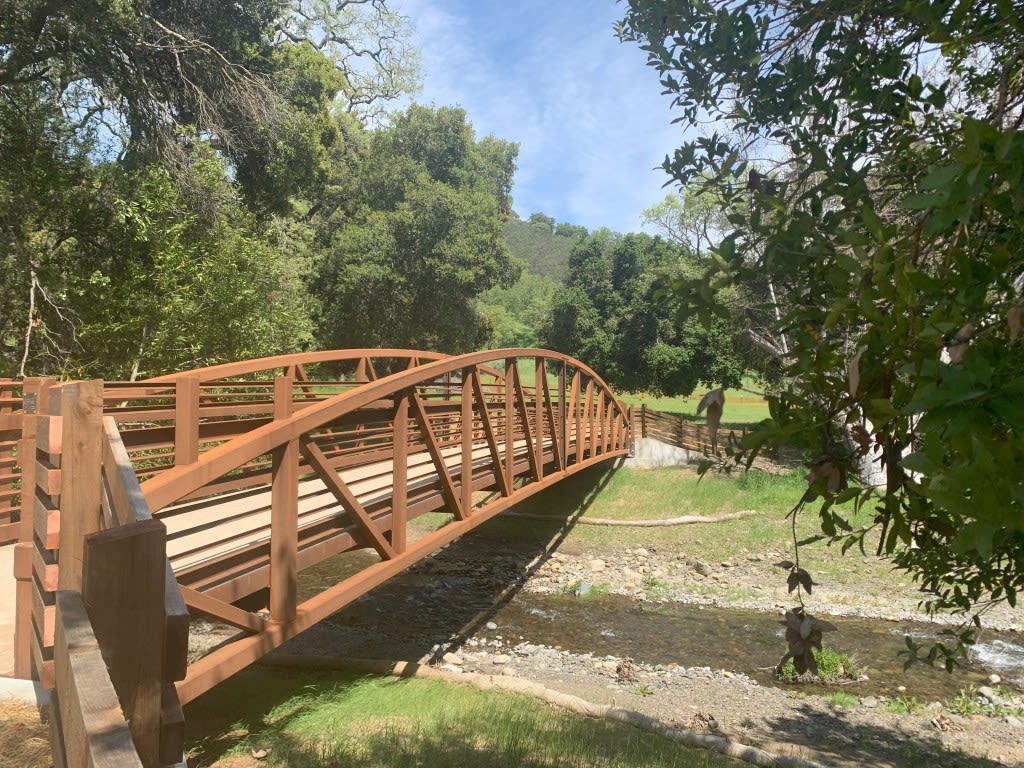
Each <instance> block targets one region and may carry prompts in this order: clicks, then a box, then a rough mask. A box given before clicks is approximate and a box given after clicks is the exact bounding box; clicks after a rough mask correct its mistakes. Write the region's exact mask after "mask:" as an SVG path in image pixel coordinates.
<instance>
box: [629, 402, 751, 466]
mask: <svg viewBox="0 0 1024 768" xmlns="http://www.w3.org/2000/svg"><path fill="white" fill-rule="evenodd" d="M633 419H634V422H635V423H634V425H633V433H634V434H635V435H636V436H637V437H649V438H652V439H654V440H658V441H660V442H662V443H667V444H668V445H674V446H676V447H677V448H683V449H685V450H688V451H693V452H695V453H699V454H704V453H714V451H715V447H714V446H713V445H712V440H711V432H710V430H709V429H708V427H707V425H705V424H702V423H700V422H694V421H687V420H686V419H684V418H682V417H681V416H676V415H675V414H671V413H661V412H660V411H655V410H653V409H651V408H648V407H647V406H646V405H641V406H640V407H639V408H634V409H633ZM746 434H747V430H746V429H742V430H735V429H721V428H720V429H719V430H718V436H717V437H718V445H719V446H722V445H729V444H730V443H738V442H739V441H740V440H741V439H742V438H743V437H744V435H746Z"/></svg>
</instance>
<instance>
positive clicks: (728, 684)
mask: <svg viewBox="0 0 1024 768" xmlns="http://www.w3.org/2000/svg"><path fill="white" fill-rule="evenodd" d="M708 530H709V534H708V535H713V532H711V529H710V528H709V529H708ZM783 554H784V553H780V552H773V551H766V552H755V553H747V554H744V555H742V556H740V557H737V558H734V559H731V560H729V561H723V562H718V563H710V562H704V561H702V560H700V559H698V558H694V557H691V556H688V555H687V554H685V553H681V552H667V551H658V550H657V549H656V548H653V547H647V548H645V547H632V548H626V549H622V550H607V549H605V550H603V551H601V552H588V551H581V550H576V551H574V550H573V549H572V548H570V547H566V546H563V547H561V548H560V549H558V550H548V551H545V552H543V553H541V554H539V555H538V554H536V553H530V552H525V551H524V552H517V551H515V549H514V548H510V547H509V546H504V545H502V544H501V543H500V542H494V541H492V540H486V539H478V538H477V537H476V536H474V535H469V536H466V537H464V538H463V539H462V540H460V541H459V542H456V543H454V544H453V545H450V546H449V547H448V548H447V549H445V550H444V551H442V552H440V553H438V554H437V555H436V556H435V557H433V558H428V559H427V560H425V561H423V562H422V563H420V564H418V565H417V566H415V567H414V568H412V569H410V570H409V571H408V572H407V573H406V574H404V575H403V576H401V577H399V578H398V579H396V580H393V581H392V582H389V583H388V584H385V585H383V586H382V587H380V588H379V589H378V590H376V591H375V592H374V593H371V594H370V595H367V596H366V597H364V598H362V599H361V600H359V601H357V603H356V604H354V605H353V606H351V607H350V608H349V609H346V611H343V612H341V613H340V614H338V615H336V616H335V617H334V618H332V620H330V621H328V622H324V623H323V624H321V625H319V626H317V627H315V628H314V629H312V630H310V631H309V632H307V633H305V634H304V635H302V636H300V637H298V638H296V639H295V640H293V641H292V642H290V643H289V644H287V645H286V646H285V647H284V648H282V649H281V652H282V653H284V654H289V655H295V654H299V655H301V654H317V655H331V656H350V657H354V658H391V659H396V660H397V659H403V660H409V661H420V662H423V663H430V664H433V665H436V666H439V667H442V668H445V669H448V670H451V671H453V672H456V673H459V672H476V673H482V674H487V675H496V676H514V677H520V678H524V679H529V680H531V681H535V682H537V683H541V684H543V685H545V686H547V687H549V688H551V689H554V690H556V691H561V692H565V693H569V694H572V695H575V696H579V697H581V698H583V699H586V700H588V701H592V702H594V703H596V704H615V705H616V706H619V707H625V708H628V709H632V710H635V711H638V712H640V713H643V714H646V715H650V716H653V717H657V718H659V719H660V720H662V721H664V722H666V723H669V724H675V725H680V726H683V727H686V728H689V729H693V730H696V731H703V732H707V733H716V734H720V735H724V736H727V737H729V738H731V739H735V740H736V741H739V742H742V743H746V744H749V745H752V746H756V747H760V748H762V749H765V750H768V751H771V752H773V753H776V754H779V755H790V756H796V757H801V758H805V759H809V760H814V761H817V762H820V763H824V764H827V765H835V766H854V765H858V766H860V765H871V766H928V767H929V768H946V767H947V766H948V767H949V768H952V767H953V766H961V767H963V766H977V767H981V766H997V765H998V766H1004V765H1005V766H1018V765H1019V766H1024V716H1022V715H1021V707H1024V701H1022V700H1021V698H1020V696H1019V694H1018V693H1015V692H1013V691H1010V690H1007V689H1005V688H1001V687H999V686H997V685H996V684H995V683H996V681H995V680H993V681H991V682H992V685H990V686H987V687H985V686H983V687H982V688H981V689H980V692H979V691H978V690H977V689H973V690H972V691H971V692H970V694H969V696H967V697H966V698H964V699H962V700H961V703H962V706H960V707H956V708H953V709H951V708H950V707H949V706H947V705H948V703H949V702H948V701H946V702H942V701H938V700H919V699H918V698H917V697H916V696H915V692H914V691H913V690H905V691H901V690H899V689H898V688H896V687H894V690H893V691H892V692H891V693H890V694H889V695H884V694H883V695H851V696H847V697H845V698H846V700H845V701H843V702H842V705H841V706H840V705H837V704H836V703H835V701H836V697H834V696H833V697H829V696H826V695H822V694H820V693H817V692H816V689H814V688H808V687H806V686H805V687H802V688H800V689H799V690H796V689H793V690H782V689H779V688H777V687H773V686H769V685H763V684H759V683H758V682H757V681H755V680H754V679H752V678H751V677H750V676H749V675H748V674H746V673H744V672H742V671H738V670H735V669H724V668H718V669H714V668H710V667H707V666H699V665H694V666H690V665H688V664H686V663H678V662H669V663H659V662H657V661H656V660H653V661H652V660H647V661H637V660H635V659H633V658H632V657H631V656H629V655H628V654H625V653H615V652H611V653H592V652H580V651H579V650H578V649H576V650H573V649H569V648H566V647H562V645H561V644H559V643H554V644H544V643H536V642H532V641H531V639H530V638H529V637H522V638H521V637H520V636H519V634H517V633H513V632H510V631H509V628H508V627H504V628H503V626H502V623H501V612H500V610H498V606H500V605H502V604H506V603H508V601H509V600H511V599H513V598H514V597H515V596H516V595H520V596H529V595H530V594H536V595H566V594H579V595H580V597H581V600H582V599H586V597H587V593H588V592H595V593H605V594H613V595H619V596H624V597H626V598H628V599H629V601H631V603H633V604H635V605H637V606H641V609H643V607H644V606H646V607H648V608H649V607H650V606H656V605H672V604H678V603H701V604H704V605H707V606H734V607H735V606H740V607H743V608H749V609H754V610H758V611H765V612H770V613H774V614H780V613H781V611H782V610H784V608H785V607H787V606H789V605H790V604H791V602H790V601H789V600H788V598H787V596H786V594H785V586H784V584H782V586H781V587H779V586H777V585H779V584H780V582H782V581H783V580H782V579H781V578H780V576H779V572H778V571H777V570H776V569H774V568H773V567H772V562H773V561H774V560H775V559H778V557H779V556H781V555H783ZM701 585H703V586H705V587H712V586H714V589H710V588H709V589H703V588H702V587H701ZM821 601H822V603H823V604H826V605H827V606H828V612H829V613H830V614H832V615H847V616H863V617H869V618H875V619H878V620H880V621H888V620H900V619H907V618H917V619H920V618H921V614H920V612H919V610H918V608H917V602H918V599H917V596H916V595H914V594H913V593H912V592H910V591H907V592H906V593H902V592H901V593H899V594H895V593H893V592H891V591H889V592H885V591H883V594H882V595H881V596H878V595H875V594H874V593H871V591H870V590H865V589H861V588H859V587H858V586H857V585H856V584H855V583H854V584H849V583H848V584H847V585H846V586H845V587H838V588H835V589H833V590H827V589H824V588H823V589H822V591H821ZM711 613H712V611H709V615H710V614H711ZM986 618H987V623H988V624H989V625H992V626H995V627H999V628H1001V629H1004V630H1010V631H1013V630H1017V629H1020V627H1021V625H1020V623H1019V618H1018V617H1017V615H1015V614H1014V613H1013V612H1012V611H1009V610H1003V611H1000V612H993V613H992V614H990V615H989V616H987V617H986ZM613 642H614V641H613ZM566 645H568V643H567V644H566ZM779 648H780V653H781V648H782V646H781V641H780V645H779ZM968 704H970V705H971V706H967V705H968ZM957 709H958V710H959V712H958V711H956V710H957ZM969 710H978V711H976V712H975V711H969ZM982 710H984V711H982Z"/></svg>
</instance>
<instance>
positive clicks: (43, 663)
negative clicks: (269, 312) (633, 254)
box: [0, 349, 631, 766]
mask: <svg viewBox="0 0 1024 768" xmlns="http://www.w3.org/2000/svg"><path fill="white" fill-rule="evenodd" d="M630 444H631V414H630V412H629V411H628V409H627V408H626V407H625V406H623V404H622V403H621V402H620V401H619V400H618V399H617V398H616V397H615V395H614V394H613V393H612V392H611V390H609V388H608V386H607V385H606V384H605V383H604V382H603V381H602V380H601V379H600V377H599V376H597V375H596V374H595V373H594V371H592V370H591V369H590V368H588V367H587V366H586V365H584V364H582V363H581V362H579V361H578V360H574V359H572V358H570V357H567V356H565V355H561V354H557V353H554V352H549V351H543V350H537V349H505V350H491V351H485V352H476V353H471V354H467V355H461V356H454V357H448V356H443V355H438V354H434V353H427V352H419V351H412V350H401V349H362V350H343V351H325V352H310V353H301V354H294V355H283V356H278V357H271V358H263V359H259V360H252V361H246V362H239V363H231V364H227V365H220V366H214V367H210V368H202V369H198V370H191V371H185V372H181V373H175V374H171V375H167V376H161V377H158V378H153V379H148V380H145V381H138V382H109V381H108V382H104V381H76V382H67V383H60V382H57V381H55V380H50V379H39V378H36V379H26V380H24V381H18V382H14V381H6V382H0V543H2V542H3V541H11V540H16V541H17V543H16V544H15V546H14V575H15V579H16V616H15V625H16V626H15V637H14V662H15V669H14V673H15V676H17V677H23V678H29V677H33V678H35V679H37V680H40V681H41V682H42V683H43V685H44V686H45V687H47V688H51V689H53V690H54V698H55V706H54V707H52V711H53V713H54V721H55V723H56V726H55V732H56V733H58V734H62V735H60V736H58V737H57V738H56V739H55V743H57V744H58V745H61V744H62V745H65V746H66V751H65V753H64V754H63V755H62V756H58V758H57V759H58V763H59V764H60V761H66V764H67V765H118V766H121V765H131V764H140V762H141V764H142V765H146V766H160V765H170V764H174V763H177V762H179V761H180V760H181V755H182V747H183V744H184V728H183V718H182V715H181V704H183V703H186V702H188V701H191V700H192V699H194V698H196V697H197V696H199V695H200V694H202V693H203V692H204V691H207V690H209V689H210V688H211V687H213V686H214V685H216V684H217V683H219V682H221V681H222V680H224V679H226V678H227V677H229V676H230V675H232V674H234V673H235V672H237V671H239V670H241V669H242V668H244V667H245V666H247V665H249V664H251V663H253V662H254V661H256V660H257V659H259V658H260V657H262V656H263V655H265V654H267V653H269V652H270V651H272V650H273V649H275V648H277V647H279V646H280V645H281V644H282V643H284V642H285V641H287V640H288V639H289V638H291V637H294V636H295V635H297V634H298V633H300V632H302V631H303V630H305V629H308V628H309V627H311V626H312V625H313V624H315V623H317V622H319V621H321V620H323V619H325V618H326V617H327V616H329V615H330V614H332V613H334V612H336V611H338V610H340V609H341V608H343V607H345V606H346V605H348V604H349V603H351V602H352V601H353V600H355V599H356V598H358V597H359V596H361V595H363V594H365V593H366V592H368V591H369V590H371V589H373V588H374V587H375V586H377V585H379V584H381V583H382V582H384V581H386V580H387V579H388V578H390V577H392V576H394V575H396V574H398V573H399V572H401V571H403V570H405V569H406V568H408V567H409V566H410V565H412V564H413V563H415V562H417V561H418V560H421V559H422V558H424V557H426V556H428V555H430V554H431V553H433V552H435V551H436V550H438V549H439V548H441V547H443V546H444V545H445V544H447V543H449V542H451V541H453V540H454V539H456V538H457V537H459V536H460V535H462V534H464V533H466V532H467V531H469V530H471V529H472V528H474V527H475V526H477V525H480V524H481V523H483V522H485V521H487V520H489V519H490V518H493V517H494V516H495V515H497V514H498V513H500V512H501V511H503V510H505V509H507V508H509V507H511V506H512V505H514V504H516V503H518V502H520V501H522V500H523V499H525V498H526V497H528V496H530V495H532V494H534V493H537V492H538V491H540V490H542V489H544V488H547V487H549V486H551V485H552V484H554V483H557V482H559V481H561V480H562V479H564V478H566V477H568V476H569V475H572V474H574V473H576V472H578V471H580V470H583V469H586V468H587V467H590V466H592V465H594V464H596V463H599V462H603V461H607V460H610V459H615V458H619V457H623V456H626V455H627V454H628V452H629V450H630ZM439 511H440V512H445V513H447V515H446V516H445V517H443V518H442V520H445V521H447V522H444V523H443V524H440V525H439V527H436V528H433V529H431V530H427V531H426V532H424V531H423V530H420V531H419V534H418V535H412V532H411V530H410V522H411V521H413V520H414V519H416V518H417V517H420V516H422V515H424V514H426V513H430V512H439ZM355 549H368V550H372V551H374V552H375V553H376V555H377V557H378V559H377V560H376V561H375V562H373V563H372V564H371V565H369V566H367V567H365V568H363V569H362V570H360V571H358V572H357V573H355V574H354V575H351V576H348V577H347V578H345V579H344V580H342V581H340V582H339V583H337V584H333V585H331V586H329V587H328V588H326V589H325V590H324V591H322V592H321V593H319V594H317V595H315V596H313V597H310V598H309V599H305V600H301V601H300V599H299V597H298V589H297V582H298V576H299V573H300V572H301V571H302V570H304V569H306V568H309V567H310V566H313V565H315V564H316V563H318V562H321V561H322V560H324V559H326V558H328V557H332V556H335V555H339V554H341V553H344V552H348V551H351V550H355ZM190 615H192V616H199V615H202V616H204V617H206V618H210V619H213V620H215V621H218V622H222V623H223V624H226V625H229V626H230V627H234V628H236V629H237V630H238V632H237V634H236V635H235V637H234V639H233V640H232V641H231V642H228V643H226V644H224V645H221V646H219V647H218V648H216V649H215V650H213V651H211V652H209V653H207V654H206V655H204V656H202V657H200V658H198V659H194V660H191V661H189V654H188V645H189V644H188V633H189V617H190ZM0 672H2V670H0ZM58 751H59V750H58ZM129 752H130V753H131V760H133V761H134V762H124V761H125V760H126V759H128V758H126V757H125V755H127V754H128V753H129Z"/></svg>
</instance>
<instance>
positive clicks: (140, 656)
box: [81, 519, 167, 768]
mask: <svg viewBox="0 0 1024 768" xmlns="http://www.w3.org/2000/svg"><path fill="white" fill-rule="evenodd" d="M166 539H167V532H166V529H165V528H164V524H163V523H162V522H160V521H159V520H153V519H149V520H143V521H140V522H134V523H131V524H129V525H121V526H118V527H116V528H109V529H107V530H105V531H98V532H96V533H91V534H89V535H88V536H86V537H85V538H84V541H83V554H84V563H83V566H84V567H83V575H82V590H81V591H82V600H83V602H84V603H85V608H86V611H87V612H88V614H89V621H90V623H91V624H92V628H93V632H94V633H95V635H96V640H97V642H98V643H99V647H100V649H101V651H102V653H103V660H104V661H105V662H106V666H107V670H108V671H109V674H110V680H111V682H112V683H113V684H114V690H115V691H117V696H118V699H119V700H120V702H121V709H122V711H123V712H124V714H125V718H126V719H127V720H128V723H129V725H130V727H131V732H132V740H133V741H134V742H135V748H136V750H137V751H138V754H139V759H140V760H141V761H142V764H143V765H144V766H146V768H150V767H151V766H152V767H153V768H157V766H160V765H161V762H162V761H161V759H160V733H161V727H160V724H161V711H162V694H163V677H164V669H163V667H164V642H165V637H166V634H165V616H164V586H165V581H164V572H165V565H164V558H165V551H166V550H165V547H166Z"/></svg>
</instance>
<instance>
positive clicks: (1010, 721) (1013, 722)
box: [1003, 715, 1024, 730]
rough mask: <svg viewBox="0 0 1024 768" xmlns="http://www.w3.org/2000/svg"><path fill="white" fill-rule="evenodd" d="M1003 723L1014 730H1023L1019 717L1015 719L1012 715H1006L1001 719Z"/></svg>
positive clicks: (1023, 726) (1022, 723)
mask: <svg viewBox="0 0 1024 768" xmlns="http://www.w3.org/2000/svg"><path fill="white" fill-rule="evenodd" d="M1003 722H1004V723H1006V724H1007V725H1008V726H1010V727H1011V728H1013V729H1015V730H1020V729H1022V728H1024V722H1022V721H1021V719H1020V718H1019V717H1015V716H1014V715H1007V716H1006V717H1004V718H1003Z"/></svg>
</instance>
